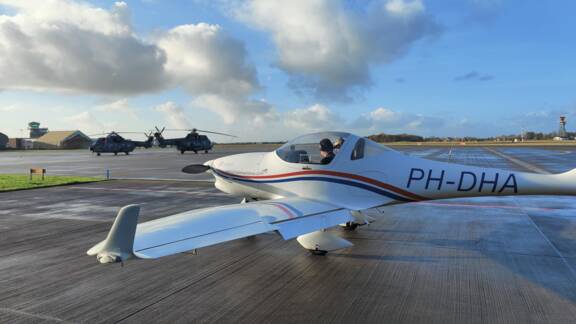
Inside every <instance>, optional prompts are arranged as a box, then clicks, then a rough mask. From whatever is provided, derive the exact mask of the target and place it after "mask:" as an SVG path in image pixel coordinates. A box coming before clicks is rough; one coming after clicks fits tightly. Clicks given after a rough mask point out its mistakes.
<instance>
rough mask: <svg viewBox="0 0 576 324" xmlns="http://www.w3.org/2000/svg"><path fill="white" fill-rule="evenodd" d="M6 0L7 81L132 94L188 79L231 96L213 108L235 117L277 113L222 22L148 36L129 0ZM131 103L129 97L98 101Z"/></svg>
mask: <svg viewBox="0 0 576 324" xmlns="http://www.w3.org/2000/svg"><path fill="white" fill-rule="evenodd" d="M0 5H5V6H8V7H10V8H11V9H13V12H14V13H13V14H11V15H0V88H3V89H26V90H37V91H57V92H65V93H74V94H102V95H116V96H119V95H123V96H126V95H128V96H129V95H136V94H142V93H150V92H154V91H161V90H165V89H168V88H174V87H183V88H184V89H185V90H186V91H187V92H188V93H190V94H191V95H193V96H197V97H198V98H197V100H198V101H206V100H205V98H210V99H211V101H215V102H217V103H220V106H222V105H223V104H222V103H226V104H225V108H222V107H214V108H213V109H214V110H219V111H222V112H223V111H225V114H226V115H227V116H235V117H233V118H236V117H237V116H241V115H244V114H248V115H250V116H252V117H253V118H254V119H258V118H260V119H261V118H264V117H263V116H265V115H267V114H270V107H269V106H268V105H263V104H260V103H259V102H256V101H252V100H250V99H249V96H250V95H251V94H253V93H254V92H255V91H257V90H258V89H260V85H259V83H258V81H257V78H256V69H255V68H254V66H253V64H252V63H251V62H249V60H248V58H247V54H246V51H245V49H244V44H243V43H242V42H240V41H238V40H235V39H233V38H231V37H230V36H228V35H227V34H226V33H225V32H224V31H223V29H222V28H221V27H220V26H218V25H210V24H206V23H198V24H188V25H181V26H176V27H174V28H172V29H170V30H168V31H164V32H163V31H158V32H157V33H156V35H155V37H153V38H152V39H151V40H144V39H143V38H142V37H140V36H138V35H136V34H135V32H134V31H133V28H132V24H131V21H130V12H129V8H128V5H127V4H126V3H125V2H116V3H115V4H114V6H113V7H112V8H111V9H109V10H106V9H102V8H98V7H95V6H93V5H91V4H89V3H86V2H81V1H74V0H48V1H31V0H24V1H15V0H0ZM245 109H246V111H245ZM128 110H129V107H125V106H122V101H118V102H116V103H115V104H113V105H109V106H106V107H100V108H99V111H107V112H112V111H124V112H128ZM258 114H260V115H258ZM225 118H228V119H226V120H230V117H225Z"/></svg>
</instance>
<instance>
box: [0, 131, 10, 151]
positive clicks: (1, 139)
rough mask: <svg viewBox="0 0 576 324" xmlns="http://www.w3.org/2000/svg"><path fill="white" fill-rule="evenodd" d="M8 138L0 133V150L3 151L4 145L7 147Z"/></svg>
mask: <svg viewBox="0 0 576 324" xmlns="http://www.w3.org/2000/svg"><path fill="white" fill-rule="evenodd" d="M8 140H9V139H8V136H6V135H4V134H2V133H0V150H3V149H5V148H6V145H8Z"/></svg>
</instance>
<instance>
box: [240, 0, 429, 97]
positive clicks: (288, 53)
mask: <svg viewBox="0 0 576 324" xmlns="http://www.w3.org/2000/svg"><path fill="white" fill-rule="evenodd" d="M232 7H233V8H234V9H233V12H234V14H235V16H236V17H238V18H239V19H241V20H242V21H245V22H248V23H249V24H251V25H253V26H255V27H257V28H259V29H262V30H264V31H267V32H269V33H271V35H272V39H273V41H274V43H275V45H276V47H277V49H278V63H277V65H278V66H279V67H280V68H281V69H282V70H284V71H286V72H287V73H288V74H289V75H290V77H291V82H290V84H291V85H293V86H295V87H297V88H299V89H304V90H306V91H311V92H312V93H313V94H314V95H316V96H317V97H329V98H336V99H346V98H348V97H349V96H350V95H351V93H352V92H354V91H355V90H361V89H363V88H365V87H367V86H369V85H370V84H371V76H370V72H369V70H370V67H371V66H372V65H375V64H382V63H388V62H390V61H392V60H394V59H395V58H397V57H399V56H401V55H402V54H404V53H405V52H406V51H407V50H408V48H409V47H410V45H412V44H413V43H414V42H415V41H417V40H419V39H422V38H425V37H427V36H430V35H434V34H436V33H437V32H438V31H439V26H438V25H437V24H436V23H435V22H434V20H433V19H432V18H431V17H430V16H429V15H427V14H426V12H425V8H424V5H423V3H422V1H421V0H387V1H374V2H369V4H368V5H367V7H366V8H362V9H361V10H357V11H354V12H353V11H350V10H347V9H345V8H344V7H345V4H344V3H343V1H335V0H316V1H309V0H293V1H270V0H251V1H249V2H236V3H235V6H234V5H232Z"/></svg>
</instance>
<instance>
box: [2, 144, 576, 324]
mask: <svg viewBox="0 0 576 324" xmlns="http://www.w3.org/2000/svg"><path fill="white" fill-rule="evenodd" d="M400 149H401V150H404V151H405V152H407V153H408V154H413V155H418V156H422V157H427V158H431V159H438V160H450V161H453V162H458V163H466V164H472V165H481V166H488V167H499V168H510V169H517V170H522V171H525V170H526V169H530V168H532V169H533V168H541V169H542V170H546V171H550V172H560V171H566V170H569V169H571V168H573V167H576V159H575V157H576V150H574V149H562V150H556V149H543V148H542V149H539V148H506V149H500V148H496V150H498V152H496V153H495V152H492V151H489V150H486V149H483V148H454V149H452V150H451V152H450V149H449V148H425V147H406V148H400ZM53 153H54V152H50V154H53ZM137 153H140V152H137ZM137 153H135V154H134V155H132V156H129V157H120V156H119V157H118V158H124V159H125V158H132V157H137V156H138V157H139V158H135V159H133V160H129V161H132V162H131V163H126V165H125V167H131V168H132V170H128V171H122V168H123V166H122V162H110V163H120V165H119V166H118V170H117V172H121V171H122V172H136V174H129V175H132V177H142V178H146V177H148V173H147V172H143V173H137V172H142V171H138V170H139V169H144V168H154V167H160V166H161V165H169V166H170V167H174V168H176V169H177V170H179V169H180V168H181V167H182V166H183V165H186V164H189V163H196V160H195V159H202V158H205V156H203V155H198V156H194V155H191V154H190V155H185V156H184V157H180V156H179V155H176V154H175V155H164V154H167V153H168V152H166V153H156V152H147V153H146V154H150V156H152V157H153V158H151V159H150V160H147V159H145V158H144V157H145V156H144V155H142V156H140V155H137ZM143 153H145V152H143ZM498 153H500V154H498ZM11 154H13V153H11ZM44 154H46V153H44ZM67 154H70V156H68V155H67ZM218 154H222V155H224V154H227V152H222V153H214V154H213V155H212V156H217V155H218ZM73 157H74V155H73V154H72V153H65V154H64V155H63V156H59V154H57V153H54V155H52V157H51V159H53V160H54V161H64V162H58V163H54V164H53V166H56V165H63V166H64V167H67V168H69V170H73V169H74V168H78V169H80V168H81V167H83V163H84V162H81V163H80V162H75V161H74V160H73ZM140 157H141V158H140ZM71 158H72V160H70V159H71ZM89 158H92V157H89ZM113 158H114V157H110V159H113ZM180 158H181V159H182V160H181V161H179V160H178V161H177V162H176V161H174V159H180ZM210 158H212V157H210ZM82 161H85V160H82ZM518 161H523V162H524V163H518ZM160 162H163V163H164V164H161V163H160ZM10 163H14V162H10ZM10 163H7V162H6V161H5V160H4V156H2V155H0V165H3V167H2V168H4V167H5V166H6V165H9V164H10ZM59 163H60V164H59ZM181 164H183V165H181ZM18 165H19V164H18ZM2 168H0V173H1V172H4V169H2ZM165 172H166V173H164V175H165V176H166V177H168V178H176V179H187V178H188V177H189V175H184V174H181V173H178V172H173V173H172V172H169V171H165ZM237 201H238V199H237V198H233V197H230V196H227V195H225V194H222V193H219V192H217V191H216V190H215V189H213V188H212V185H211V184H210V183H208V182H206V183H203V182H183V181H149V180H114V181H109V182H101V183H93V184H82V185H76V186H69V187H54V188H46V189H37V190H27V191H19V192H8V193H0V206H1V208H0V322H1V323H12V322H30V323H34V322H39V323H40V322H55V323H56V322H90V323H92V322H107V323H110V322H122V323H124V322H126V323H140V322H150V323H159V322H167V323H173V322H177V321H180V322H234V323H237V322H246V323H248V322H249V323H254V322H315V321H318V322H367V321H369V322H379V323H382V322H389V321H392V322H404V323H414V322H421V323H430V322H441V323H462V322H466V323H480V322H483V323H498V322H521V323H531V322H539V323H541V322H548V323H553V322H558V323H566V322H574V321H575V320H576V271H575V269H576V198H572V197H543V196H535V197H516V198H510V197H503V198H478V199H459V200H446V201H434V202H424V203H416V204H407V205H399V206H393V207H387V208H385V209H383V210H382V211H383V212H384V213H383V215H381V216H379V217H378V220H377V222H376V223H374V224H372V225H370V226H368V227H364V228H360V229H359V230H357V231H356V232H341V235H342V236H343V237H345V238H346V239H348V240H350V241H351V242H353V243H354V244H355V246H354V247H352V248H349V249H346V250H343V251H339V252H337V253H332V254H329V255H328V256H326V257H315V256H311V255H309V254H308V253H306V252H305V251H304V250H303V249H302V248H301V247H300V246H299V245H298V244H297V242H295V241H283V240H282V239H281V238H280V237H278V236H276V235H274V234H270V235H259V236H257V237H255V238H253V239H242V240H237V241H233V242H229V243H225V244H220V245H217V246H213V247H209V248H205V249H201V250H199V254H198V255H176V256H171V257H167V258H164V259H159V260H152V261H148V262H129V263H127V264H126V265H125V266H124V267H123V268H122V267H120V266H119V265H111V266H102V265H99V264H98V263H97V261H96V260H95V258H92V257H88V256H86V255H85V251H86V250H87V249H88V248H89V247H91V246H92V245H93V244H95V243H96V242H98V241H100V240H101V239H103V238H104V236H105V235H106V233H107V231H108V229H109V227H110V224H111V222H112V221H113V219H114V217H115V213H116V211H117V209H118V208H119V207H121V206H123V205H126V204H130V203H141V204H143V208H142V220H143V221H145V220H149V219H153V218H157V217H162V216H166V215H169V214H173V213H176V212H179V211H183V210H188V209H193V208H201V207H207V206H214V205H220V204H227V203H235V202H237ZM335 231H340V230H338V229H336V230H335Z"/></svg>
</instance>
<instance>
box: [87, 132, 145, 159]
mask: <svg viewBox="0 0 576 324" xmlns="http://www.w3.org/2000/svg"><path fill="white" fill-rule="evenodd" d="M120 133H122V134H140V133H137V132H110V133H104V134H94V135H90V136H97V135H106V136H105V137H100V138H98V139H97V140H96V141H94V142H93V143H92V145H90V151H92V153H96V155H98V156H100V154H101V153H114V155H118V153H120V152H123V153H124V154H126V155H128V154H130V152H132V151H134V149H135V148H137V147H145V148H149V147H152V142H153V141H154V136H152V133H149V134H146V133H144V135H145V136H146V137H147V138H148V139H147V140H146V141H132V140H129V139H125V138H124V137H122V136H121V135H120Z"/></svg>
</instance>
